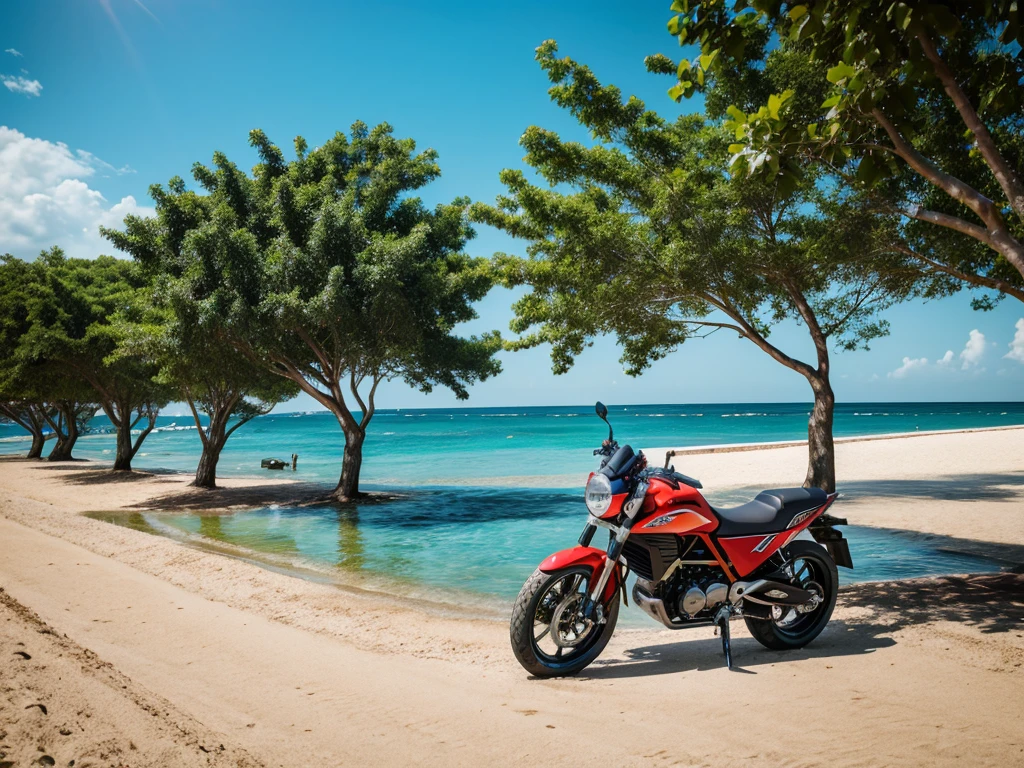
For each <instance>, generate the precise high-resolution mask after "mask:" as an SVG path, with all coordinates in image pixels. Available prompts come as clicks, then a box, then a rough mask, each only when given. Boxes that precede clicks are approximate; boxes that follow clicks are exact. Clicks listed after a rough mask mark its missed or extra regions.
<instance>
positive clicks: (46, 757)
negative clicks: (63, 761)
mask: <svg viewBox="0 0 1024 768" xmlns="http://www.w3.org/2000/svg"><path fill="white" fill-rule="evenodd" d="M36 762H37V763H39V764H40V765H56V764H57V761H56V760H54V759H53V758H52V757H50V756H49V755H43V756H42V757H40V758H39V759H38V760H37V761H36Z"/></svg>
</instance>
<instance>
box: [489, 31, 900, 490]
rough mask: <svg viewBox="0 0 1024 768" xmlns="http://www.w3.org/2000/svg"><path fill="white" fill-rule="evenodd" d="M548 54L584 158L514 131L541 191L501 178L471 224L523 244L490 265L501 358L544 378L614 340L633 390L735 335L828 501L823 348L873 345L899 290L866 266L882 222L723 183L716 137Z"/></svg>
mask: <svg viewBox="0 0 1024 768" xmlns="http://www.w3.org/2000/svg"><path fill="white" fill-rule="evenodd" d="M556 50H557V49H556V46H555V44H554V43H553V42H551V41H549V42H547V43H545V44H544V45H542V46H541V47H540V48H539V49H538V59H539V61H540V63H541V66H542V67H543V68H544V70H545V71H546V72H547V74H548V76H549V78H550V80H551V82H552V83H553V84H554V85H553V87H552V88H551V90H550V93H551V96H552V98H553V100H554V101H555V102H556V103H557V104H559V105H560V106H562V107H564V108H566V109H568V110H569V111H570V112H571V113H572V114H573V115H574V116H575V117H576V118H577V119H578V120H579V121H580V123H581V124H582V125H583V126H584V127H585V128H587V129H588V130H589V132H590V134H591V136H592V137H593V138H594V140H595V143H594V145H593V146H585V145H582V144H579V143H574V142H566V141H563V140H562V139H560V138H559V136H558V135H556V134H555V133H552V132H550V131H545V130H543V129H540V128H537V127H531V128H529V129H527V131H526V133H525V134H524V135H523V139H522V144H523V146H524V147H525V149H526V153H527V154H526V158H525V159H526V162H527V163H528V164H530V165H531V166H533V167H534V168H535V169H536V170H537V172H538V173H539V174H540V175H541V176H542V177H543V178H544V179H545V180H546V181H547V182H548V183H549V184H550V185H551V186H552V188H548V189H545V188H542V187H540V186H538V185H535V184H532V183H530V182H529V181H528V180H527V179H526V176H525V175H524V174H523V173H522V172H520V171H512V170H506V171H503V172H502V175H501V179H502V181H503V182H504V183H505V184H506V186H507V187H508V194H507V195H506V196H503V197H501V198H499V199H498V201H497V204H496V205H495V206H483V205H477V206H475V207H474V209H473V215H474V218H475V219H477V220H479V221H482V222H486V223H489V224H492V225H494V226H496V227H498V228H500V229H502V230H504V231H506V232H508V233H509V234H510V235H512V236H514V237H517V238H523V239H526V240H528V241H529V243H530V244H529V246H528V253H529V259H520V258H514V257H509V256H504V255H499V256H498V257H497V258H496V261H497V265H498V268H499V269H500V270H501V273H502V274H503V276H504V279H505V281H506V282H507V283H508V284H510V285H520V284H528V285H530V286H531V287H532V291H531V292H530V293H529V294H527V295H526V296H525V297H523V298H522V299H521V300H519V301H518V302H517V303H516V305H515V307H514V309H515V313H516V317H515V320H514V321H513V325H512V329H513V330H514V331H516V332H518V333H520V334H524V335H523V336H521V337H520V338H519V339H518V340H517V341H516V342H514V343H513V344H512V346H513V347H514V348H525V347H532V346H536V345H538V344H542V343H550V344H551V348H552V359H553V362H554V368H555V371H556V373H557V372H563V371H565V370H567V369H568V368H569V367H570V366H571V365H572V363H573V361H574V359H575V357H576V356H577V355H579V354H580V353H581V352H582V351H583V349H584V348H585V347H586V346H587V345H589V344H590V343H591V339H592V338H593V337H594V336H595V335H597V334H602V333H610V334H615V335H616V337H617V338H618V341H619V343H620V345H621V346H622V348H623V363H624V364H625V365H626V372H627V373H629V374H631V375H637V374H639V373H640V372H641V371H642V370H644V368H646V367H647V366H648V365H650V364H651V363H652V362H653V361H655V360H658V359H660V358H662V357H664V356H665V355H667V354H669V353H670V352H672V351H673V350H675V349H676V348H677V347H678V346H679V345H680V344H682V343H683V342H685V341H686V340H688V339H691V338H694V337H701V336H706V335H708V334H710V333H713V332H716V331H719V330H722V329H728V330H731V331H734V332H736V333H737V334H739V336H740V337H741V338H745V339H747V340H749V341H750V342H752V343H753V344H754V345H755V346H757V347H758V348H759V349H761V350H762V351H763V352H765V353H766V354H768V355H769V356H770V357H772V358H773V359H774V360H776V361H777V362H779V363H781V364H782V365H785V366H786V367H788V368H790V369H791V370H793V371H795V372H797V373H799V374H800V375H801V376H803V377H804V378H805V379H806V380H807V382H808V383H809V384H810V386H811V390H812V392H813V395H814V406H813V409H812V411H811V414H810V418H809V421H808V438H809V458H808V469H807V476H806V481H805V482H806V483H807V484H808V485H816V486H819V487H822V488H826V489H827V490H834V488H835V457H834V450H833V440H832V420H833V409H834V405H835V396H834V394H833V391H832V386H831V381H830V370H831V362H830V346H833V347H835V346H837V347H839V348H841V349H855V348H857V347H860V346H865V345H866V344H867V343H868V342H869V341H870V340H871V339H873V338H876V337H878V336H881V335H884V334H885V333H886V332H887V325H886V324H885V322H884V321H881V320H880V319H878V317H877V313H878V312H879V311H880V310H881V309H884V308H885V307H887V306H888V305H890V304H892V303H893V302H895V301H898V300H900V299H901V298H903V297H904V296H906V295H907V294H908V293H909V291H911V290H912V289H913V286H914V282H913V280H912V279H911V278H910V276H908V274H907V273H906V272H905V271H903V270H895V269H891V268H889V266H890V265H889V264H888V262H887V261H885V260H880V259H879V258H878V254H881V253H884V252H885V243H886V235H887V231H886V230H887V229H888V227H889V226H890V222H887V221H885V220H882V219H879V218H877V217H876V216H874V215H873V214H871V213H870V211H865V210H864V209H863V206H862V204H861V201H860V199H859V198H858V197H856V196H851V195H848V194H846V193H844V192H843V191H842V190H841V189H838V188H836V187H835V185H831V188H829V185H828V184H827V183H826V182H827V180H821V181H819V183H818V184H815V183H814V182H813V181H806V182H800V183H798V184H796V185H794V188H793V189H792V191H790V192H789V193H788V194H781V193H780V190H779V189H778V187H777V185H774V184H765V183H757V182H747V183H738V182H735V181H732V180H730V179H729V178H728V174H727V172H726V167H727V163H728V152H727V144H728V139H727V137H725V136H723V132H722V131H721V130H720V129H719V128H718V127H717V126H714V125H709V124H707V123H706V122H705V120H704V119H703V118H701V117H698V116H685V117H681V118H679V119H678V120H677V121H675V122H672V123H670V122H668V121H666V120H663V119H662V118H660V117H659V116H658V115H657V114H655V113H654V112H650V111H647V110H646V109H645V107H644V104H643V102H641V101H640V100H639V99H637V98H636V97H631V98H630V99H628V100H626V101H623V99H622V96H621V94H620V92H619V90H618V89H617V88H615V87H605V86H602V85H601V84H600V83H599V82H598V80H597V79H596V77H595V76H594V75H593V73H592V72H591V71H590V70H589V69H588V68H587V67H585V66H582V65H579V64H577V63H576V62H574V61H572V60H571V59H568V58H563V59H559V58H556V56H555V53H556ZM785 320H796V321H797V322H799V323H802V324H803V325H804V326H805V327H806V328H807V330H808V333H809V336H810V340H811V342H812V344H813V349H814V357H813V358H811V359H810V360H802V359H800V358H799V357H798V356H797V355H795V354H791V353H788V352H786V351H784V350H783V349H781V348H780V347H778V346H776V345H775V344H773V343H772V341H771V340H770V338H769V337H770V333H771V329H772V326H773V325H775V324H777V323H779V322H782V321H785Z"/></svg>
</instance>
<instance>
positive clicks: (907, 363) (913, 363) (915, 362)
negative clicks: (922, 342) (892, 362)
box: [889, 357, 928, 379]
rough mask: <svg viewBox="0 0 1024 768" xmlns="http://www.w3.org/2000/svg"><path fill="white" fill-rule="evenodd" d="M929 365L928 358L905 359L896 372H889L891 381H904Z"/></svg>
mask: <svg viewBox="0 0 1024 768" xmlns="http://www.w3.org/2000/svg"><path fill="white" fill-rule="evenodd" d="M926 365H928V358H926V357H915V358H912V357H904V358H903V365H901V366H900V367H899V368H897V369H896V370H895V371H889V378H890V379H902V378H905V377H906V376H907V374H909V373H911V372H912V371H915V370H920V369H921V368H924V367H925V366H926Z"/></svg>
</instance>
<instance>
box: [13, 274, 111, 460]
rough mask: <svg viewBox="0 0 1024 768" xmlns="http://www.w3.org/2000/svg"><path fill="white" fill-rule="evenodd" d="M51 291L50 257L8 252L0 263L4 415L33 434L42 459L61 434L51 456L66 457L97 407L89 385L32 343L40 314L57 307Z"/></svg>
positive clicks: (33, 451) (34, 453)
mask: <svg viewBox="0 0 1024 768" xmlns="http://www.w3.org/2000/svg"><path fill="white" fill-rule="evenodd" d="M50 289H51V284H50V282H49V275H48V273H47V271H46V262H45V260H43V261H39V262H31V263H30V262H25V261H21V260H20V259H16V258H14V257H13V256H10V255H9V254H8V255H5V256H4V257H3V258H2V261H0V392H2V393H3V400H4V401H3V402H2V403H0V414H3V416H4V417H6V418H7V419H8V420H9V421H11V422H13V423H15V424H18V425H19V426H21V427H22V428H23V429H25V430H26V431H27V432H28V433H29V434H30V435H31V438H32V444H31V447H30V448H29V452H28V456H27V457H28V458H32V459H34V458H39V457H40V456H41V455H42V451H43V447H44V445H45V442H46V441H47V440H49V439H51V438H56V442H55V444H54V447H53V449H52V450H51V452H50V455H49V457H48V458H49V459H50V460H51V461H66V460H69V459H71V458H73V457H72V451H73V450H74V446H75V442H76V440H77V439H78V435H79V434H80V433H81V432H82V431H83V430H84V429H85V426H86V424H87V423H88V421H89V419H90V418H91V417H92V415H93V413H94V412H95V411H96V408H97V406H96V405H95V403H94V402H91V392H90V390H89V388H88V386H86V385H85V384H84V383H83V382H81V381H79V380H77V379H76V378H75V377H70V376H67V375H66V371H64V370H62V368H61V367H60V366H59V365H53V364H52V363H50V362H48V361H45V360H40V359H38V357H37V356H36V354H35V350H33V349H32V347H31V339H30V337H29V335H28V334H29V332H30V330H31V329H32V326H33V321H34V318H37V317H38V316H39V312H40V310H41V308H42V307H45V306H48V304H47V303H48V302H50V304H49V306H53V304H52V302H53V299H54V296H53V294H52V291H51V290H50ZM47 426H49V427H50V430H51V432H50V433H49V434H46V432H45V430H46V428H47Z"/></svg>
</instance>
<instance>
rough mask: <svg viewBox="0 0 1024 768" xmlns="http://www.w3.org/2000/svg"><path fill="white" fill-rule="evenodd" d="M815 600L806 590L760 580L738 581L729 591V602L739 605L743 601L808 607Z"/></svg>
mask: <svg viewBox="0 0 1024 768" xmlns="http://www.w3.org/2000/svg"><path fill="white" fill-rule="evenodd" d="M813 599H814V595H812V594H811V593H810V592H808V591H807V590H806V589H801V588H800V587H794V586H792V585H791V584H780V583H779V582H777V581H768V580H767V579H758V580H757V581H737V582H734V583H733V585H732V587H730V589H729V602H730V603H732V604H733V605H737V604H738V603H739V602H740V601H742V600H749V601H750V602H752V603H760V604H761V605H788V606H791V607H796V606H800V605H806V604H807V603H809V602H811V601H812V600H813Z"/></svg>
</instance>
